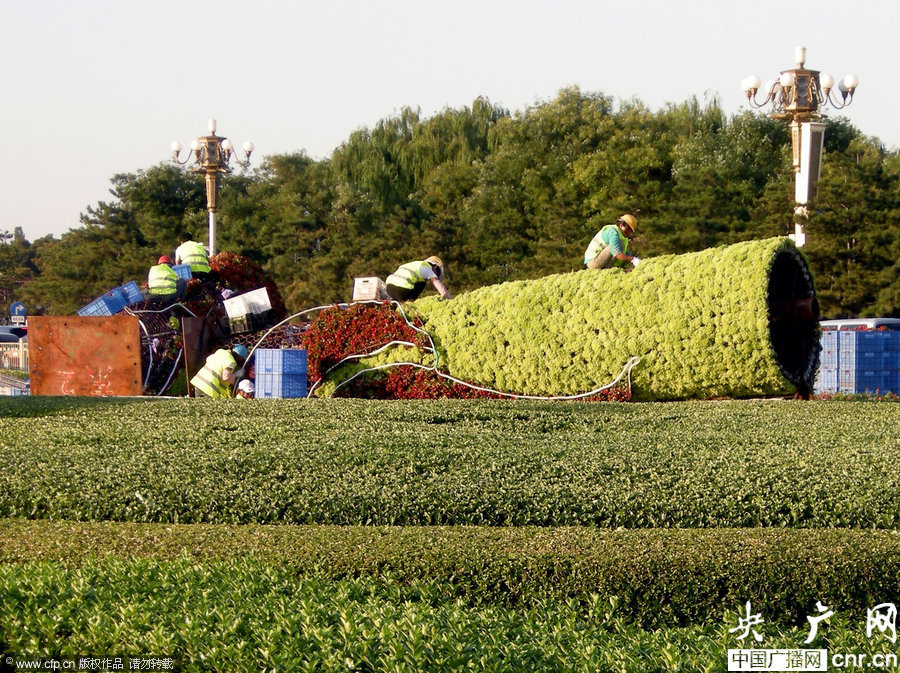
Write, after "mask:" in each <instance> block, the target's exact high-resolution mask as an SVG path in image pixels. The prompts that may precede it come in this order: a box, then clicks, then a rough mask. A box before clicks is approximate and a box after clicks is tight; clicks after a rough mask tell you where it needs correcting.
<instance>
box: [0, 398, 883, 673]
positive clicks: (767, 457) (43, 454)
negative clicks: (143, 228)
mask: <svg viewBox="0 0 900 673" xmlns="http://www.w3.org/2000/svg"><path fill="white" fill-rule="evenodd" d="M898 428H900V405H898V404H889V403H875V402H834V401H831V402H824V401H823V402H795V401H780V400H777V401H723V402H703V403H699V402H684V403H667V404H612V403H605V404H587V403H541V402H506V401H491V400H484V401H477V402H473V401H427V402H371V401H361V400H318V401H291V400H284V401H237V400H235V401H229V402H218V403H217V402H214V401H211V400H210V401H201V400H87V399H73V400H63V399H56V398H39V397H38V398H10V399H2V400H0V517H3V518H2V519H0V650H2V651H3V652H4V653H8V654H11V655H15V656H17V657H37V656H50V655H60V656H61V655H75V654H85V653H93V654H96V655H100V654H104V653H106V654H115V653H118V654H127V655H135V654H139V653H145V654H155V655H159V656H163V655H166V656H174V657H175V658H176V660H177V661H178V666H179V667H180V669H182V670H223V671H225V670H248V671H254V670H265V669H268V670H335V671H337V670H344V671H346V670H379V671H380V670H392V671H404V670H409V671H417V670H446V671H455V670H469V669H472V670H491V671H495V670H510V671H517V670H558V671H569V670H584V671H598V670H627V671H646V670H684V671H694V670H709V671H718V670H725V667H726V662H727V656H728V655H727V650H728V649H729V648H738V647H742V646H748V645H743V644H742V642H741V641H739V640H737V639H736V634H735V633H730V632H729V628H733V627H735V626H736V625H737V620H738V611H739V610H743V609H744V608H743V606H744V603H745V601H748V600H749V601H751V602H752V605H753V610H754V612H760V613H761V614H762V615H764V617H765V623H764V625H762V626H761V627H759V628H761V629H762V630H763V632H764V636H765V640H764V642H763V644H762V645H759V647H766V648H777V647H780V648H801V647H808V646H806V645H804V644H803V640H804V639H805V638H806V636H807V634H808V632H809V627H808V624H807V620H806V617H807V616H809V615H815V614H816V607H815V604H816V601H817V600H821V601H823V602H824V603H825V604H826V605H829V606H830V607H831V608H832V609H833V610H834V612H835V615H834V616H833V617H832V618H831V619H830V620H829V622H828V623H827V624H823V625H821V633H822V636H821V640H819V641H816V643H815V644H814V646H815V647H818V648H826V649H828V650H829V652H830V653H831V654H832V655H834V654H841V653H846V652H851V651H858V652H863V653H867V654H868V655H871V656H874V655H875V654H876V653H878V652H896V651H897V648H895V647H894V646H893V644H892V643H890V641H889V640H887V638H886V637H885V636H884V635H881V637H880V638H879V637H877V636H878V635H879V634H877V633H876V634H875V635H872V636H867V635H866V632H865V625H866V610H867V609H868V608H870V607H873V606H874V605H877V604H879V603H884V602H894V603H900V553H898V552H900V532H898V528H900V526H898V521H900V516H898V515H900V489H898V486H900V483H898V482H900V477H898V471H897V469H896V465H898V464H900V455H898V454H900V432H898ZM892 648H893V649H892Z"/></svg>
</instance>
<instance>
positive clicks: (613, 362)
mask: <svg viewBox="0 0 900 673" xmlns="http://www.w3.org/2000/svg"><path fill="white" fill-rule="evenodd" d="M409 310H410V312H411V313H413V314H415V315H418V316H419V317H420V318H421V319H422V320H423V321H424V324H425V328H426V329H427V330H428V332H429V333H430V334H431V335H432V337H433V338H434V341H435V345H436V347H437V351H438V355H439V367H440V369H441V370H442V371H445V372H447V373H449V374H451V375H452V376H455V377H457V378H460V379H464V380H466V381H469V382H473V383H477V384H480V385H483V386H488V387H491V388H496V389H498V390H503V391H509V392H516V393H525V394H536V395H548V396H549V395H568V394H574V393H579V392H585V391H589V390H592V389H594V388H595V387H597V386H598V385H601V384H603V383H604V382H608V381H612V380H613V379H614V378H615V377H616V376H618V375H619V373H620V372H621V371H622V369H623V367H624V366H625V364H626V363H627V362H628V360H629V359H630V358H631V357H632V356H638V357H639V358H640V359H641V362H640V364H639V365H638V366H637V367H635V368H634V369H633V371H632V396H633V398H634V399H642V400H654V399H656V400H665V399H684V398H715V397H748V396H757V395H779V394H788V393H792V392H794V391H795V390H799V391H800V392H806V391H807V390H808V385H809V382H810V381H811V380H812V377H813V374H814V372H815V368H816V366H817V364H818V352H819V348H818V339H817V327H818V306H817V303H816V299H815V289H814V286H813V281H812V277H811V275H810V272H809V267H808V264H807V262H806V259H805V257H804V256H803V255H802V254H801V253H800V251H799V250H797V248H796V247H795V246H794V244H793V242H792V241H791V240H790V239H787V238H774V239H767V240H761V241H750V242H745V243H738V244H736V245H731V246H726V247H719V248H711V249H708V250H703V251H701V252H696V253H689V254H683V255H667V256H663V257H657V258H649V259H645V260H644V261H643V262H642V263H641V265H640V266H638V267H636V268H635V269H634V270H633V271H630V272H625V271H623V270H621V269H608V270H603V271H589V270H585V271H576V272H572V273H562V274H557V275H553V276H548V277H545V278H541V279H538V280H525V281H514V282H509V283H502V284H499V285H492V286H488V287H483V288H480V289H478V290H474V291H472V292H467V293H463V294H460V295H458V296H457V297H456V298H455V299H453V300H452V301H442V300H440V299H439V298H437V297H436V296H435V297H428V298H425V299H420V300H418V301H416V302H413V303H412V304H410V305H409ZM409 357H410V355H409V353H405V354H403V355H398V356H395V357H392V358H391V359H398V358H406V359H409ZM419 361H421V362H429V356H427V355H424V354H423V355H422V356H420V357H419ZM431 361H433V360H431Z"/></svg>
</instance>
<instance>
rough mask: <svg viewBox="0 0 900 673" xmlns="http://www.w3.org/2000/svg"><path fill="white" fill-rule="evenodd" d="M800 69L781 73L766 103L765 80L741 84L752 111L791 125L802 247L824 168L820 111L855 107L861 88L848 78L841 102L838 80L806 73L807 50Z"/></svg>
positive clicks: (797, 53) (798, 50)
mask: <svg viewBox="0 0 900 673" xmlns="http://www.w3.org/2000/svg"><path fill="white" fill-rule="evenodd" d="M794 60H795V61H796V64H797V67H795V68H791V69H789V70H782V71H781V75H780V77H779V78H778V79H777V80H769V81H768V82H766V85H765V87H764V89H763V92H764V94H765V97H764V98H763V99H762V100H761V101H760V100H757V98H756V94H757V92H759V90H760V84H761V82H760V79H759V77H758V76H756V75H750V76H749V77H745V78H744V80H743V82H741V87H742V88H743V89H744V93H745V94H747V103H749V105H750V107H752V108H756V109H759V108H762V107H765V106H766V105H771V106H772V112H771V113H770V115H769V116H770V117H772V118H773V119H790V120H791V149H792V151H793V166H794V173H795V175H794V183H795V201H796V202H797V205H796V207H795V208H794V234H793V235H792V236H791V238H792V239H794V242H795V243H796V244H797V245H798V246H802V245H803V244H804V242H805V241H806V235H805V234H804V232H803V227H804V225H805V224H806V222H808V221H809V211H808V210H807V208H806V203H807V202H808V201H809V199H811V198H812V197H814V196H815V184H816V181H817V180H818V179H819V175H820V173H821V166H822V143H823V139H824V134H825V125H824V124H822V123H821V122H819V121H818V120H819V119H821V118H822V117H824V115H823V114H821V113H820V112H819V108H820V107H824V106H826V105H831V106H832V107H833V108H835V109H837V110H840V109H842V108H844V107H846V106H848V105H850V103H852V102H853V94H854V92H855V91H856V87H857V86H859V80H858V79H857V78H856V76H855V75H847V76H846V77H844V79H842V80H841V81H840V83H839V84H838V90H839V91H840V99H838V97H837V96H836V95H835V94H834V78H833V77H832V76H831V75H826V74H820V73H819V71H818V70H807V69H806V68H805V67H804V66H805V64H806V47H795V48H794Z"/></svg>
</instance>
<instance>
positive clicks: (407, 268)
mask: <svg viewBox="0 0 900 673" xmlns="http://www.w3.org/2000/svg"><path fill="white" fill-rule="evenodd" d="M423 264H427V263H426V262H408V263H406V264H404V265H402V266H401V267H400V268H399V269H397V270H396V271H394V273H392V274H391V275H390V276H388V277H387V279H386V280H385V283H386V284H387V285H393V286H394V287H403V288H406V289H407V290H412V289H413V288H414V287H415V286H416V285H417V284H418V283H424V282H425V279H424V278H422V265H423Z"/></svg>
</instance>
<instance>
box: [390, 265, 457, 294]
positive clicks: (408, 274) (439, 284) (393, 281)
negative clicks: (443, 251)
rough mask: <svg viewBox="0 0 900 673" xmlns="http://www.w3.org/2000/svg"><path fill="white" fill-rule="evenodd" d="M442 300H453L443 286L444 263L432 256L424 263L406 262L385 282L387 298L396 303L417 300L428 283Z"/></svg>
mask: <svg viewBox="0 0 900 673" xmlns="http://www.w3.org/2000/svg"><path fill="white" fill-rule="evenodd" d="M429 281H430V282H431V284H432V285H433V286H434V289H435V290H437V292H438V294H440V295H441V296H442V297H443V298H444V299H453V295H451V294H450V290H448V289H447V286H446V285H444V263H443V262H442V261H441V258H440V257H435V256H434V255H432V256H431V257H429V258H428V259H426V260H425V261H424V262H408V263H407V264H403V265H402V266H401V267H400V268H399V269H397V270H396V271H394V273H392V274H391V275H390V276H388V277H387V280H386V281H385V286H386V288H387V293H388V296H389V297H390V298H391V299H394V300H396V301H412V300H414V299H417V298H418V297H419V295H420V294H422V290H424V289H425V285H426V284H427V283H428V282H429Z"/></svg>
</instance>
